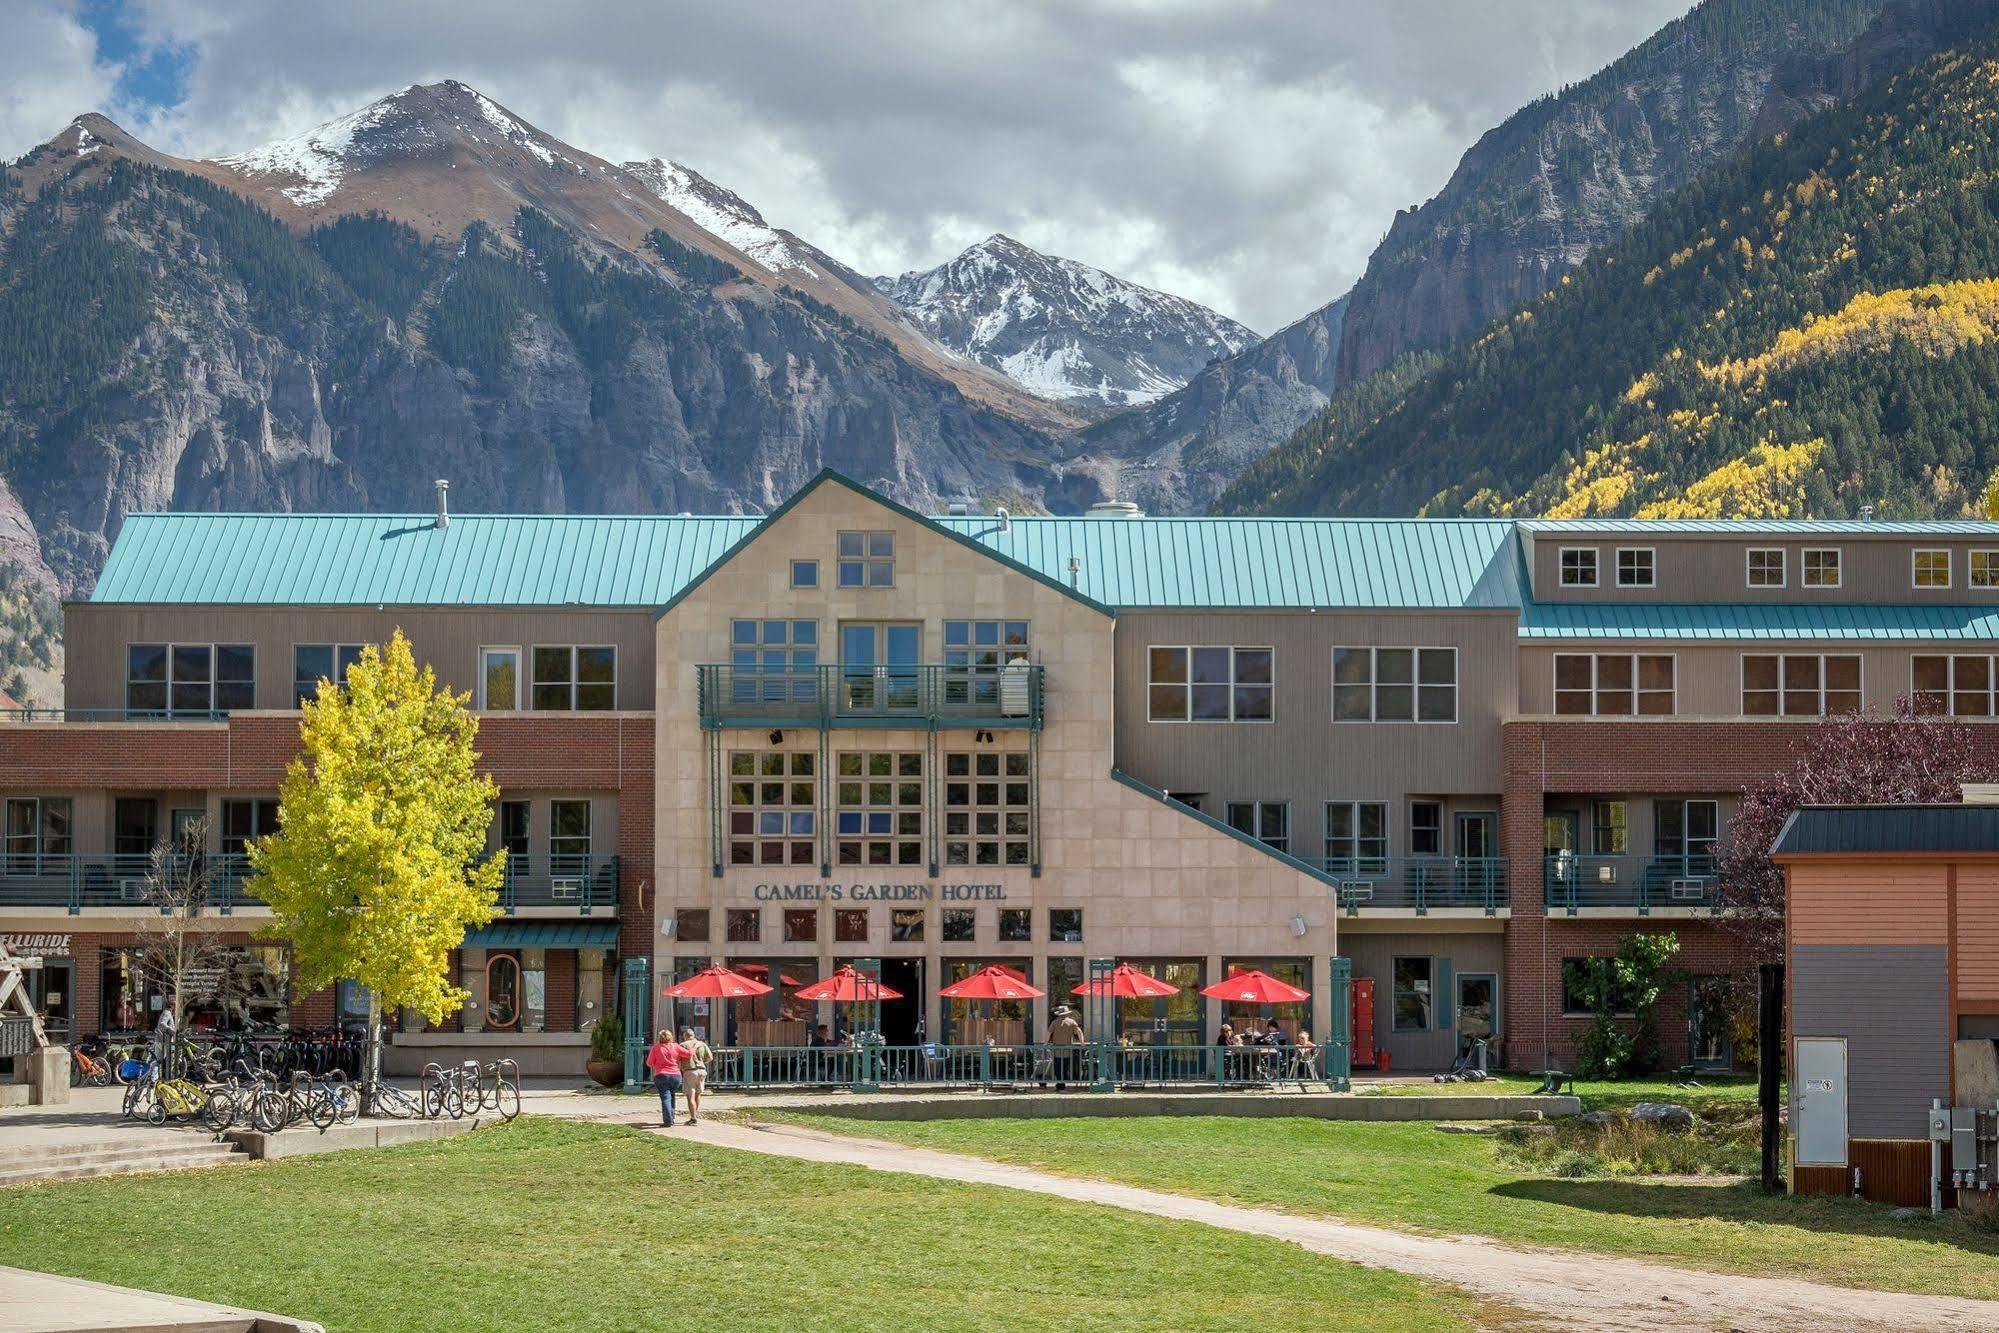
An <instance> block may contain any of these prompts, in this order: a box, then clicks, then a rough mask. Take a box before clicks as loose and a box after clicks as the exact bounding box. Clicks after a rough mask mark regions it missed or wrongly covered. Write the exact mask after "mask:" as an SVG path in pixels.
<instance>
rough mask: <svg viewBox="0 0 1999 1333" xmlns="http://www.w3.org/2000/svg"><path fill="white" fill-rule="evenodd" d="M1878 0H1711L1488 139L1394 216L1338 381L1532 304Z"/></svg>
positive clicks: (1355, 316) (1753, 120) (1344, 347)
mask: <svg viewBox="0 0 1999 1333" xmlns="http://www.w3.org/2000/svg"><path fill="white" fill-rule="evenodd" d="M1880 8H1881V0H1817V2H1816V3H1811V4H1803V3H1798V0H1708V2H1707V3H1705V4H1703V5H1701V6H1700V7H1699V8H1697V9H1696V10H1695V11H1694V12H1693V13H1691V14H1689V15H1688V16H1687V17H1686V18H1683V19H1680V20H1678V21H1677V22H1675V23H1672V24H1669V25H1667V26H1666V27H1665V28H1663V29H1661V30H1660V31H1659V32H1658V33H1657V34H1655V35H1654V36H1653V37H1651V38H1650V39H1648V40H1647V41H1646V42H1644V43H1643V44H1642V45H1640V46H1638V47H1636V48H1634V49H1633V50H1632V51H1631V52H1629V53H1628V54H1626V55H1625V56H1623V57H1622V58H1620V59H1619V60H1618V61H1617V62H1615V63H1614V64H1612V65H1610V66H1609V67H1608V68H1606V69H1604V70H1603V71H1602V72H1601V73H1599V74H1597V75H1595V76H1594V77H1592V78H1590V79H1589V80H1588V81H1587V82H1585V83H1582V84H1579V85H1577V86H1575V87H1574V88H1571V89H1568V90H1566V91H1564V92H1563V93H1561V94H1560V95H1559V96H1556V97H1550V98H1544V99H1543V100H1541V101H1539V102H1536V103H1534V104H1533V105H1531V106H1529V107H1526V108H1524V109H1523V110H1521V111H1520V112H1518V113H1517V114H1515V115H1514V116H1513V117H1511V118H1510V119H1509V120H1507V121H1506V122H1505V123H1504V124H1502V125H1500V126H1498V127H1497V128H1495V129H1493V130H1491V131H1489V132H1488V133H1487V134H1486V135H1485V136H1484V137H1483V138H1481V139H1480V140H1479V141H1478V143H1477V144H1475V145H1474V146H1473V147H1472V148H1471V150H1470V151H1469V152H1467V153H1466V154H1465V156H1464V158H1463V159H1462V160H1461V161H1460V162H1459V164H1458V167H1457V170H1456V171H1455V172H1453V173H1452V175H1451V179H1450V181H1449V182H1448V183H1447V184H1446V185H1445V186H1444V188H1443V190H1442V191H1440V192H1439V193H1438V194H1437V196H1436V197H1435V198H1433V199H1431V200H1430V201H1429V202H1428V203H1426V204H1424V205H1422V206H1421V207H1419V208H1412V209H1408V210H1404V211H1402V212H1400V213H1398V214H1396V217H1395V221H1394V223H1393V224H1392V225H1391V226H1390V228H1389V231H1388V236H1387V238H1386V239H1385V240H1383V241H1382V243H1381V245H1380V246H1379V247H1378V248H1377V249H1376V250H1375V252H1374V254H1373V256H1372V257H1371V258H1370V259H1369V260H1368V266H1367V271H1366V273H1365V274H1364V275H1363V276H1362V278H1361V280H1360V282H1359V283H1358V284H1357V285H1356V286H1355V288H1354V290H1353V293H1352V297H1351V301H1350V304H1349V306H1348V309H1347V315H1346V327H1345V332H1344V334H1343V336H1342V339H1341V346H1340V356H1339V372H1338V373H1339V383H1340V384H1341V385H1343V386H1344V385H1348V384H1353V383H1355V382H1357V381H1358V380H1360V379H1363V378H1365V377H1366V376H1368V375H1371V374H1373V373H1374V372H1376V371H1378V370H1381V369H1382V368H1384V367H1385V366H1387V365H1388V364H1389V363H1390V362H1391V361H1393V360H1394V359H1395V358H1396V357H1397V356H1399V355H1401V354H1402V353H1404V352H1408V351H1421V350H1430V349H1437V348H1443V347H1448V346H1450V345H1451V344H1453V343H1455V342H1457V341H1458V340H1459V339H1461V338H1463V337H1465V336H1466V335H1468V334H1470V333H1472V332H1474V331H1475V330H1477V329H1480V328H1482V327H1484V326H1485V325H1486V324H1488V323H1490V322H1491V321H1492V320H1494V319H1496V318H1498V317H1499V316H1501V315H1503V314H1506V313H1507V312H1509V311H1511V310H1514V309H1517V308H1518V307H1519V306H1521V305H1523V304H1525V303H1526V302H1528V301H1530V300H1532V299H1533V298H1534V297H1536V296H1538V295H1540V294H1541V293H1542V292H1543V291H1546V290H1547V289H1548V287H1549V286H1551V285H1552V284H1553V283H1555V282H1557V281H1559V280H1560V278H1561V275H1562V274H1564V273H1566V272H1568V271H1569V270H1570V269H1572V268H1574V267H1575V266H1576V265H1577V264H1578V263H1580V262H1581V261H1582V259H1583V257H1584V256H1585V255H1587V254H1588V253H1589V252H1590V251H1592V250H1594V249H1596V248H1597V247H1599V246H1601V245H1604V244H1606V243H1608V242H1610V241H1612V240H1615V239H1617V238H1618V237H1620V236H1622V235H1623V234H1624V233H1625V231H1626V230H1627V229H1629V228H1630V226H1631V225H1632V224H1633V223H1635V222H1636V221H1638V219H1640V218H1641V217H1643V216H1644V215H1645V214H1646V212H1647V211H1649V210H1650V208H1651V207H1652V205H1653V204H1654V203H1656V202H1657V201H1658V200H1659V199H1661V198H1663V197H1665V196H1666V195H1667V194H1669V193H1671V192H1672V191H1673V190H1675V189H1678V188H1679V187H1680V186H1681V185H1684V184H1685V183H1686V182H1687V181H1689V180H1691V179H1692V178H1693V177H1694V175H1696V174H1697V173H1698V172H1700V171H1701V170H1702V169H1703V168H1705V167H1706V166H1708V165H1709V164H1711V163H1713V162H1716V161H1719V160H1720V159H1721V158H1723V157H1725V156H1727V155H1728V154H1730V153H1732V152H1734V151H1735V149H1736V148H1738V147H1739V146H1740V145H1741V144H1742V143H1743V142H1744V140H1745V139H1746V138H1748V137H1749V136H1750V135H1751V134H1752V133H1767V132H1774V131H1775V130H1777V129H1781V128H1783V125H1784V124H1785V123H1788V120H1794V119H1795V118H1796V115H1797V114H1802V109H1800V110H1799V111H1796V112H1789V113H1786V112H1783V111H1782V109H1781V108H1780V109H1779V110H1778V111H1777V112H1775V113H1773V115H1774V116H1775V117H1776V119H1775V120H1774V121H1760V120H1759V115H1760V114H1761V113H1762V111H1763V108H1764V105H1765V101H1766V93H1767V92H1768V90H1769V88H1770V86H1771V81H1772V78H1773V76H1774V75H1775V74H1776V72H1777V71H1778V69H1779V68H1780V67H1781V66H1784V65H1786V64H1787V62H1799V61H1802V62H1810V61H1814V60H1817V59H1819V58H1822V57H1823V56H1825V55H1826V54H1828V53H1830V52H1833V51H1837V50H1839V49H1841V48H1843V47H1844V46H1846V45H1847V43H1849V42H1850V41H1852V39H1853V38H1854V37H1855V36H1857V35H1858V34H1859V33H1860V32H1861V31H1862V29H1864V28H1865V27H1866V25H1867V23H1868V21H1869V19H1871V18H1872V17H1873V16H1874V14H1875V13H1876V12H1877V11H1878V10H1879V9H1880Z"/></svg>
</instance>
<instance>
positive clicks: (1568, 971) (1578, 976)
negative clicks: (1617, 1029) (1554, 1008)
mask: <svg viewBox="0 0 1999 1333" xmlns="http://www.w3.org/2000/svg"><path fill="white" fill-rule="evenodd" d="M1599 961H1602V960H1599V959H1595V958H1564V959H1563V960H1562V1015H1563V1017H1565V1018H1588V1017H1590V1016H1591V1015H1592V1014H1593V1013H1594V1012H1595V1011H1594V1010H1592V1009H1591V1008H1590V1007H1589V1006H1588V1005H1587V1004H1584V1003H1583V1001H1582V996H1581V993H1580V987H1581V985H1582V983H1583V981H1584V980H1585V975H1586V969H1587V968H1589V967H1590V966H1591V965H1592V964H1594V963H1597V962H1599ZM1614 1008H1615V1010H1616V1013H1617V1016H1618V1017H1619V1018H1629V1017H1631V1009H1632V1006H1631V1003H1630V1001H1628V1000H1619V1001H1617V1002H1616V1004H1615V1006H1614Z"/></svg>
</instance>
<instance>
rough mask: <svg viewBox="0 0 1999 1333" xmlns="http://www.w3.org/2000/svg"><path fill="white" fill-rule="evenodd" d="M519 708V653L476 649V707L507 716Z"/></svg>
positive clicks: (500, 649)
mask: <svg viewBox="0 0 1999 1333" xmlns="http://www.w3.org/2000/svg"><path fill="white" fill-rule="evenodd" d="M520 706H521V650H520V649H518V648H481V649H480V650H479V707H481V708H484V709H486V710H487V711H489V712H494V713H511V712H513V711H514V710H515V709H517V708H519V707H520Z"/></svg>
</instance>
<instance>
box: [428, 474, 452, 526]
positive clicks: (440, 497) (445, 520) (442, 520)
mask: <svg viewBox="0 0 1999 1333" xmlns="http://www.w3.org/2000/svg"><path fill="white" fill-rule="evenodd" d="M450 489H451V483H450V482H448V481H446V480H444V478H442V477H439V478H438V479H437V517H436V518H434V519H432V520H431V523H430V526H432V527H433V528H436V529H437V530H438V531H439V532H442V531H444V530H445V529H446V528H448V527H450V526H451V511H450V510H449V509H448V508H447V507H446V506H445V503H444V493H445V492H446V491H448V490H450Z"/></svg>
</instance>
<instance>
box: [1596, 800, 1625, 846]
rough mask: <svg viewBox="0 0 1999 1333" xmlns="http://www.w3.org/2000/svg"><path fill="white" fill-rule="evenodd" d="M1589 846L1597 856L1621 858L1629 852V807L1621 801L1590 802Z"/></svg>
mask: <svg viewBox="0 0 1999 1333" xmlns="http://www.w3.org/2000/svg"><path fill="white" fill-rule="evenodd" d="M1589 846H1590V850H1591V851H1592V852H1595V853H1596V854H1597V855H1598V856H1623V855H1625V854H1627V853H1628V852H1630V850H1631V814H1630V807H1629V806H1628V805H1626V804H1625V803H1624V802H1623V801H1591V802H1590V807H1589Z"/></svg>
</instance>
